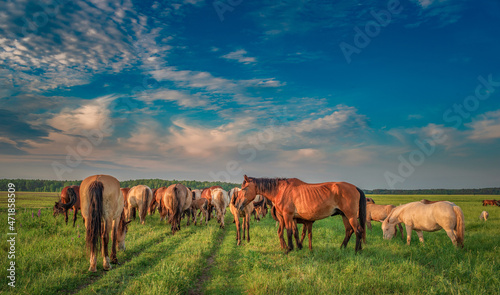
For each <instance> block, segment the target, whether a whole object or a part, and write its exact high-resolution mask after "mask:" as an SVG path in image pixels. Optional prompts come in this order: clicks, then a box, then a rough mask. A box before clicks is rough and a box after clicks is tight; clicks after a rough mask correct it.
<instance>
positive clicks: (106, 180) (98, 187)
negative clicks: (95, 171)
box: [80, 175, 128, 272]
mask: <svg viewBox="0 0 500 295" xmlns="http://www.w3.org/2000/svg"><path fill="white" fill-rule="evenodd" d="M80 202H81V210H82V216H83V218H84V219H85V228H86V234H85V241H86V245H87V249H89V250H90V268H89V271H92V272H95V271H96V263H97V250H98V247H99V244H102V245H101V250H102V257H103V268H104V270H109V269H111V265H110V264H109V262H110V259H109V256H108V243H109V232H110V231H111V230H113V243H112V246H111V262H112V263H118V260H117V258H116V246H117V244H118V247H119V248H120V249H123V250H125V235H126V233H127V224H128V222H125V214H124V212H123V197H122V194H121V193H120V183H119V182H118V180H117V179H116V178H114V177H112V176H109V175H94V176H89V177H87V178H85V179H84V180H83V181H82V183H81V184H80ZM99 239H101V242H100V240H99Z"/></svg>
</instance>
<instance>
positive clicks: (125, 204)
mask: <svg viewBox="0 0 500 295" xmlns="http://www.w3.org/2000/svg"><path fill="white" fill-rule="evenodd" d="M120 191H121V193H122V196H123V212H124V213H125V216H128V192H129V191H130V188H129V187H122V188H120ZM133 216H134V219H135V210H134V212H133Z"/></svg>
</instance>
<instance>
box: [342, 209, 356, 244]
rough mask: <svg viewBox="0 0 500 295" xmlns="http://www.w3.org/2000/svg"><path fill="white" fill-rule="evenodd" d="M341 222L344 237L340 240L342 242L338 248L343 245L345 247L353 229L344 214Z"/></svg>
mask: <svg viewBox="0 0 500 295" xmlns="http://www.w3.org/2000/svg"><path fill="white" fill-rule="evenodd" d="M342 222H343V223H344V227H345V238H344V241H343V242H342V244H341V245H340V248H342V247H344V248H345V247H347V243H348V242H349V240H350V239H351V236H352V233H353V232H354V229H353V228H352V226H351V224H350V223H349V219H347V217H345V216H344V215H342Z"/></svg>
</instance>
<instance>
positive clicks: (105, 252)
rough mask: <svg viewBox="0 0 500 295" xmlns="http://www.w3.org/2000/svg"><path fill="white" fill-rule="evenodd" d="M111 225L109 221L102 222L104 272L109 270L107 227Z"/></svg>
mask: <svg viewBox="0 0 500 295" xmlns="http://www.w3.org/2000/svg"><path fill="white" fill-rule="evenodd" d="M110 225H111V221H110V220H105V221H104V226H103V227H104V228H103V232H102V236H101V238H102V247H101V248H102V249H101V252H102V267H103V268H104V270H110V269H111V265H110V264H109V254H108V243H109V227H110Z"/></svg>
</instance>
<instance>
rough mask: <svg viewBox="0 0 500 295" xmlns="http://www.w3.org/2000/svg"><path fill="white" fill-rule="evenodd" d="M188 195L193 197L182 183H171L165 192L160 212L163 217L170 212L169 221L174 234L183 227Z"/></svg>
mask: <svg viewBox="0 0 500 295" xmlns="http://www.w3.org/2000/svg"><path fill="white" fill-rule="evenodd" d="M188 197H189V199H191V194H189V193H188V189H187V188H186V187H185V186H184V185H182V184H180V183H177V184H172V185H170V186H169V187H167V189H166V190H165V191H164V193H163V196H162V198H161V202H162V203H161V206H162V209H161V213H160V214H161V215H162V218H165V217H166V216H167V214H168V216H169V217H168V222H169V223H170V225H171V229H172V235H174V234H175V233H176V232H177V231H179V230H180V229H181V217H182V210H183V208H184V205H185V204H186V200H187V199H188Z"/></svg>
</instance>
